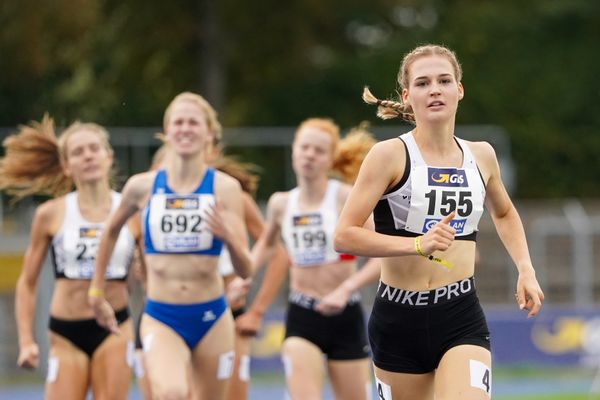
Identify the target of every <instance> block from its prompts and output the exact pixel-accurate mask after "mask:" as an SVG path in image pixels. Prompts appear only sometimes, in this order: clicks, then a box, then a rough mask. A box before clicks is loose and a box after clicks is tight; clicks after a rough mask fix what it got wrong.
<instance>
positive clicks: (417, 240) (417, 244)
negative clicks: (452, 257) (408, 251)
mask: <svg viewBox="0 0 600 400" xmlns="http://www.w3.org/2000/svg"><path fill="white" fill-rule="evenodd" d="M415 251H416V252H417V254H418V255H420V256H423V257H427V254H425V253H423V250H421V236H417V237H416V238H415Z"/></svg>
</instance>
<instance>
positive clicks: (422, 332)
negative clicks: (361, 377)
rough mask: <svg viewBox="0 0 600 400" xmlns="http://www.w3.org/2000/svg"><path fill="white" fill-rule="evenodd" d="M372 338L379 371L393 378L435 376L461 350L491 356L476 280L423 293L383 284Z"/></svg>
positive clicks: (371, 327) (372, 320)
mask: <svg viewBox="0 0 600 400" xmlns="http://www.w3.org/2000/svg"><path fill="white" fill-rule="evenodd" d="M368 332H369V342H370V344H371V351H372V353H373V362H374V364H375V366H377V367H378V368H380V369H383V370H385V371H390V372H402V373H411V374H423V373H427V372H431V371H433V370H435V369H436V368H437V367H438V364H439V362H440V360H441V358H442V356H443V355H444V354H445V353H446V351H448V350H449V349H451V348H452V347H455V346H458V345H463V344H471V345H476V346H481V347H484V348H485V349H487V350H490V333H489V329H488V326H487V322H486V320H485V315H484V314H483V310H482V308H481V306H480V304H479V299H478V298H477V294H476V293H475V283H474V280H473V278H472V277H471V278H467V279H464V280H462V281H459V282H455V283H451V284H449V285H447V286H443V287H440V288H437V289H434V290H430V291H422V292H413V291H408V290H403V289H398V288H394V287H391V286H387V285H386V284H384V283H383V282H381V283H380V284H379V287H378V289H377V295H376V297H375V302H374V304H373V311H372V313H371V316H370V318H369V323H368Z"/></svg>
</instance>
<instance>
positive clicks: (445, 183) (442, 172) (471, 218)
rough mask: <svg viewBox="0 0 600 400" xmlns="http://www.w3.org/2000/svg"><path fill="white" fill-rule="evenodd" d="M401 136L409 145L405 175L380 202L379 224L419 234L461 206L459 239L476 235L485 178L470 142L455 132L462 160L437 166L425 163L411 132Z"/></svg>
mask: <svg viewBox="0 0 600 400" xmlns="http://www.w3.org/2000/svg"><path fill="white" fill-rule="evenodd" d="M399 139H400V140H402V141H403V142H404V145H405V147H406V167H405V170H404V175H403V176H402V178H401V179H400V182H398V184H397V185H395V186H394V187H393V188H392V189H391V190H389V191H388V192H387V193H386V194H384V195H383V196H382V197H381V199H380V200H379V202H378V203H377V205H376V206H375V209H374V210H373V218H374V221H375V230H376V231H377V232H379V233H384V234H386V235H396V236H409V237H414V236H419V235H422V234H423V233H425V232H427V231H428V230H429V228H431V227H432V226H433V225H435V224H436V223H437V222H439V221H440V220H441V219H442V218H443V217H444V216H446V215H448V214H450V213H451V212H452V211H453V210H456V216H455V217H454V219H453V220H452V221H451V223H450V225H452V227H453V228H454V229H456V237H455V239H456V240H476V236H477V226H478V224H479V220H480V218H481V215H482V214H483V205H484V200H485V184H484V182H483V178H482V177H481V174H480V172H479V169H478V167H477V163H476V161H475V157H474V156H473V153H472V152H471V150H470V149H469V146H468V145H467V144H466V143H465V141H464V140H462V139H459V138H457V137H455V138H454V139H455V140H456V143H457V144H458V145H459V147H460V148H461V150H462V153H463V164H462V166H461V167H459V168H453V167H432V166H429V165H427V164H426V163H425V160H424V159H423V156H422V155H421V151H420V150H419V147H418V146H417V143H416V142H415V139H414V137H413V135H412V132H408V133H405V134H404V135H401V136H400V137H399Z"/></svg>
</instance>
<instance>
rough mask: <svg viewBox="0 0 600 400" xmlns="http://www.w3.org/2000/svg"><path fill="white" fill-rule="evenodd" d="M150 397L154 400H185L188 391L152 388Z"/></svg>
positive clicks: (184, 388)
mask: <svg viewBox="0 0 600 400" xmlns="http://www.w3.org/2000/svg"><path fill="white" fill-rule="evenodd" d="M152 395H153V396H152V397H153V399H155V400H187V399H188V398H189V389H188V388H187V387H176V386H163V387H156V388H155V387H152Z"/></svg>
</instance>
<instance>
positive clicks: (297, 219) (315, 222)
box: [293, 214, 323, 226]
mask: <svg viewBox="0 0 600 400" xmlns="http://www.w3.org/2000/svg"><path fill="white" fill-rule="evenodd" d="M322 221H323V219H322V217H321V214H304V215H295V216H294V222H293V223H294V226H319V225H321V224H322V223H323V222H322Z"/></svg>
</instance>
